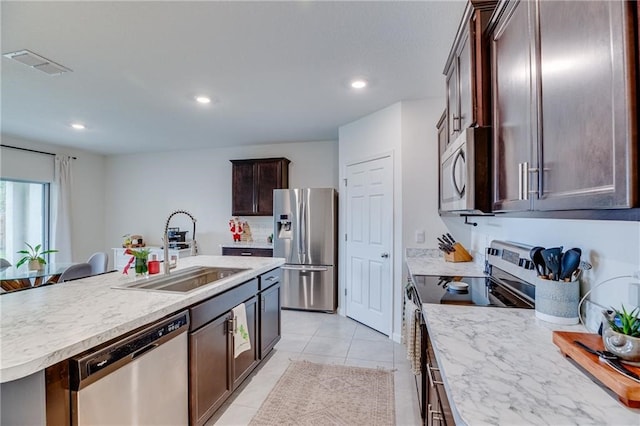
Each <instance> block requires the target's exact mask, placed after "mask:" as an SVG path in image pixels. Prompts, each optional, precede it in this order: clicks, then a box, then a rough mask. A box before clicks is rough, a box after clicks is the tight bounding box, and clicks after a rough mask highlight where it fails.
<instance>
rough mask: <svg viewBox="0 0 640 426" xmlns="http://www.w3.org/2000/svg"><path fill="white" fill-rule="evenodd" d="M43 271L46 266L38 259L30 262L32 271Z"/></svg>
mask: <svg viewBox="0 0 640 426" xmlns="http://www.w3.org/2000/svg"><path fill="white" fill-rule="evenodd" d="M41 269H44V265H43V264H42V263H40V262H39V261H38V260H37V259H33V260H30V261H29V270H30V271H40V270H41Z"/></svg>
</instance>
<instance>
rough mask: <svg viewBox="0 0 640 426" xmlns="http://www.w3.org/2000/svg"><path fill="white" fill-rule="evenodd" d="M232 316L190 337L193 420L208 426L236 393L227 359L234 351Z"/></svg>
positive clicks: (225, 317)
mask: <svg viewBox="0 0 640 426" xmlns="http://www.w3.org/2000/svg"><path fill="white" fill-rule="evenodd" d="M230 322H231V315H230V314H227V315H223V316H221V317H219V318H217V319H215V320H214V321H212V322H210V323H209V324H207V325H205V326H204V327H202V328H201V329H199V330H198V331H196V332H194V333H192V334H191V335H190V337H189V346H190V351H189V367H190V368H189V371H190V373H189V376H190V377H189V383H190V392H189V397H190V398H189V399H190V419H191V424H193V425H202V424H204V423H205V422H206V421H207V420H208V419H209V417H211V416H212V415H213V413H214V412H215V411H216V410H217V409H218V408H219V407H220V406H221V405H222V403H223V402H224V401H225V400H226V399H227V397H228V396H229V395H231V392H232V391H233V380H232V379H231V371H230V369H229V366H228V363H227V359H228V357H229V353H230V352H231V351H232V349H233V346H232V340H231V338H230V333H229V323H230Z"/></svg>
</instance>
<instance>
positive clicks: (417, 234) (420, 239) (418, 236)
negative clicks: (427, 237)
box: [416, 231, 424, 244]
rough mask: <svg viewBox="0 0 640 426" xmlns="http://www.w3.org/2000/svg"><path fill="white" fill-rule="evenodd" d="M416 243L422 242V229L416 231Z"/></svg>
mask: <svg viewBox="0 0 640 426" xmlns="http://www.w3.org/2000/svg"><path fill="white" fill-rule="evenodd" d="M416 243H418V244H424V231H416Z"/></svg>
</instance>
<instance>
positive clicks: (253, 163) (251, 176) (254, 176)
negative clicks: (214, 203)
mask: <svg viewBox="0 0 640 426" xmlns="http://www.w3.org/2000/svg"><path fill="white" fill-rule="evenodd" d="M231 163H232V164H233V166H232V178H231V182H232V196H231V197H232V200H231V205H232V207H231V214H232V215H234V216H272V215H273V190H274V189H283V188H288V187H289V163H290V161H289V160H288V159H286V158H260V159H252V160H231Z"/></svg>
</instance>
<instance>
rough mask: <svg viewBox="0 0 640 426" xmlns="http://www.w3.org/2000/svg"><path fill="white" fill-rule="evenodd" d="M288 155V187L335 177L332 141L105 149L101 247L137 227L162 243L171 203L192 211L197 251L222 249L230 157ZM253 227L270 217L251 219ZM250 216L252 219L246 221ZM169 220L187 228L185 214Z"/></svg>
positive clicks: (227, 238)
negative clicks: (108, 152)
mask: <svg viewBox="0 0 640 426" xmlns="http://www.w3.org/2000/svg"><path fill="white" fill-rule="evenodd" d="M267 157H286V158H288V159H289V160H291V164H290V165H289V187H290V188H299V187H332V188H337V185H338V179H337V178H338V172H337V166H338V145H337V142H336V141H321V142H304V143H302V142H300V143H282V144H272V145H253V146H241V147H230V148H218V149H200V150H189V151H172V152H156V153H145V154H135V155H118V156H111V157H108V159H107V168H106V169H107V172H106V180H107V189H106V203H105V204H106V205H107V206H108V207H107V218H106V226H105V233H104V240H105V241H106V244H107V248H111V247H119V246H120V245H121V243H122V236H123V235H124V234H140V235H142V236H143V237H144V239H145V242H146V243H147V244H148V245H154V246H159V245H161V244H162V241H161V238H162V232H163V230H164V226H165V221H166V219H167V217H168V216H169V214H170V213H171V212H173V211H174V210H178V209H181V210H187V211H189V212H190V213H192V214H193V215H194V216H195V218H196V219H197V228H196V239H197V241H198V247H199V249H200V253H202V254H220V244H222V243H227V242H231V241H232V239H231V233H230V232H229V228H228V222H229V219H230V218H231V163H230V161H229V160H235V159H245V158H267ZM244 219H248V221H249V223H250V224H251V225H252V227H253V225H254V224H255V225H256V228H257V229H256V230H255V231H260V232H258V233H259V234H260V235H262V236H265V235H266V231H265V230H264V229H262V228H263V227H264V226H266V225H265V223H266V221H267V220H268V219H258V220H253V219H251V218H250V217H246V218H244ZM252 222H253V223H252ZM171 226H178V227H180V228H181V230H187V231H189V233H188V234H187V238H188V239H190V238H191V237H192V235H191V234H192V225H191V220H190V219H188V218H187V217H186V216H184V215H178V216H175V217H174V218H173V219H172V221H171Z"/></svg>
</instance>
